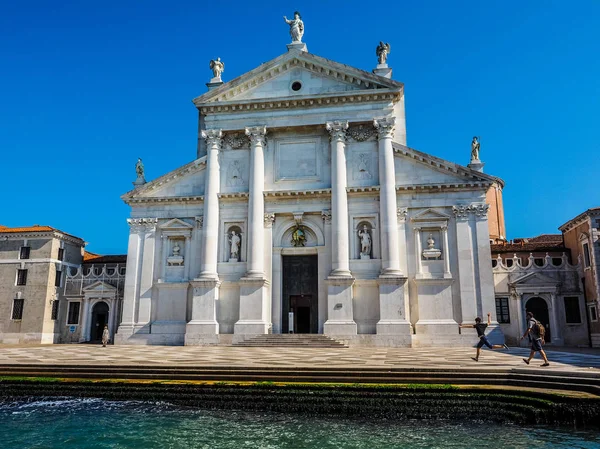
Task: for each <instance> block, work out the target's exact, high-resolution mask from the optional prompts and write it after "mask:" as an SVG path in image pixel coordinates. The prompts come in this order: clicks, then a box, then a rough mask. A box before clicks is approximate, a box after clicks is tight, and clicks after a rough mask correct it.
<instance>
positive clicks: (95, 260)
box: [83, 251, 127, 265]
mask: <svg viewBox="0 0 600 449" xmlns="http://www.w3.org/2000/svg"><path fill="white" fill-rule="evenodd" d="M88 255H89V257H88ZM83 263H84V264H95V265H96V264H105V263H120V264H124V263H127V254H109V255H106V256H100V255H98V254H94V253H88V252H87V251H86V254H85V255H84V256H83Z"/></svg>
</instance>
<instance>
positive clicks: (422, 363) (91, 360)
mask: <svg viewBox="0 0 600 449" xmlns="http://www.w3.org/2000/svg"><path fill="white" fill-rule="evenodd" d="M528 354H529V350H528V349H525V348H511V349H509V350H508V351H506V350H495V351H490V350H484V351H483V352H482V355H481V358H480V361H479V362H475V361H473V360H471V357H472V356H474V355H475V348H376V347H353V348H339V349H338V348H278V347H269V348H267V347H264V348H263V347H258V348H257V347H250V348H247V347H235V346H112V345H111V346H108V347H106V348H103V347H102V346H101V345H89V344H86V345H44V346H25V345H19V346H16V345H15V346H10V345H6V346H0V365H18V364H40V365H75V366H77V365H98V366H105V367H107V366H142V365H143V366H157V367H158V366H161V365H162V366H176V367H194V366H198V367H246V368H258V367H261V368H290V367H303V368H304V367H309V368H349V369H350V368H351V369H368V368H378V369H381V368H386V367H389V368H422V369H459V370H460V369H481V370H482V371H483V370H491V369H501V370H512V369H534V370H536V371H537V370H540V369H541V368H540V367H539V366H540V364H541V363H542V362H541V359H540V358H539V355H536V358H535V359H534V360H532V362H531V365H530V366H527V365H525V364H524V363H523V361H522V360H521V359H522V358H523V357H526V356H527V355H528ZM548 357H549V359H550V363H551V365H550V367H548V368H544V370H551V371H554V372H557V371H558V372H586V373H595V374H597V375H598V376H599V377H600V352H598V353H595V354H582V353H575V352H562V351H549V352H548Z"/></svg>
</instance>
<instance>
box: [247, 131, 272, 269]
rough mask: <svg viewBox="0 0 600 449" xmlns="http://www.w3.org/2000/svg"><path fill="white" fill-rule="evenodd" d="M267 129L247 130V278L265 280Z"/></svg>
mask: <svg viewBox="0 0 600 449" xmlns="http://www.w3.org/2000/svg"><path fill="white" fill-rule="evenodd" d="M266 133H267V128H266V127H265V126H255V127H252V128H246V135H247V136H248V138H249V139H250V179H249V195H248V245H247V247H248V272H247V273H246V277H249V278H250V277H256V278H260V279H262V278H264V277H265V273H264V271H265V270H264V260H265V241H264V235H265V232H264V225H263V220H264V214H265V200H264V195H263V192H264V187H265V157H264V147H265V144H266V141H265V136H266Z"/></svg>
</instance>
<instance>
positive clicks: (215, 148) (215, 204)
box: [185, 129, 223, 345]
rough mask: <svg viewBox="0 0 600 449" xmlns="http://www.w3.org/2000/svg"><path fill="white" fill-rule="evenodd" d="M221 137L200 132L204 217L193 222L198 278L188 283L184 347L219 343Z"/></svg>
mask: <svg viewBox="0 0 600 449" xmlns="http://www.w3.org/2000/svg"><path fill="white" fill-rule="evenodd" d="M222 136H223V133H222V132H221V130H220V129H207V130H204V131H202V137H203V138H204V139H205V140H206V146H207V155H206V181H205V188H204V214H203V215H202V217H198V218H197V219H196V221H197V222H198V225H199V227H202V231H201V232H200V241H201V244H200V275H199V277H198V279H194V280H193V281H190V285H191V287H192V316H191V320H190V321H189V322H188V323H187V325H186V328H185V344H186V345H195V344H216V343H218V342H219V336H218V334H219V323H218V322H217V300H218V299H219V287H220V285H221V282H220V281H219V276H218V274H217V257H218V255H217V249H218V244H219V238H218V233H219V197H218V193H219V188H220V166H219V151H220V150H221V143H222V141H221V137H222ZM186 257H189V256H186ZM189 260H191V259H189Z"/></svg>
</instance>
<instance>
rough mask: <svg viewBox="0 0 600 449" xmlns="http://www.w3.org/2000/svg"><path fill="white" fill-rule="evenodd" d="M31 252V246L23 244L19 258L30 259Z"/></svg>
mask: <svg viewBox="0 0 600 449" xmlns="http://www.w3.org/2000/svg"><path fill="white" fill-rule="evenodd" d="M30 252H31V247H29V246H21V250H20V251H19V259H29V253H30Z"/></svg>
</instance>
